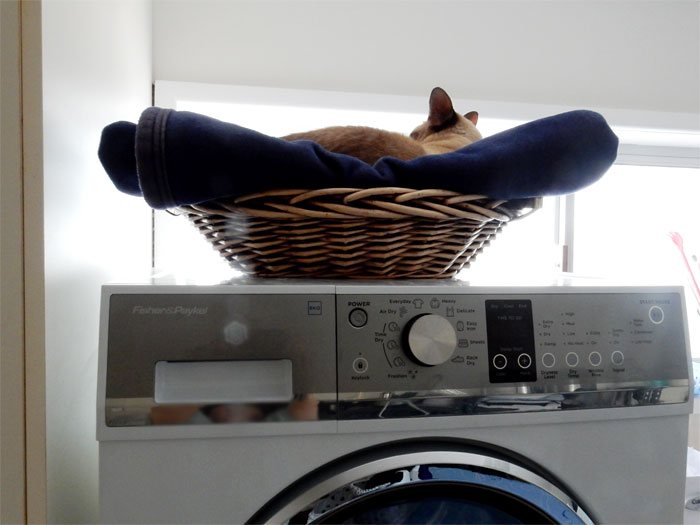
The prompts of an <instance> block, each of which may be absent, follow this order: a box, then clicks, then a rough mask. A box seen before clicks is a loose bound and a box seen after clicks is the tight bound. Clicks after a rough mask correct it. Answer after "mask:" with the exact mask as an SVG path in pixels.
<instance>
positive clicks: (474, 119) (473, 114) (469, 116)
mask: <svg viewBox="0 0 700 525" xmlns="http://www.w3.org/2000/svg"><path fill="white" fill-rule="evenodd" d="M464 116H465V117H466V119H467V120H471V121H472V124H474V125H475V126H476V122H477V121H478V120H479V114H478V113H477V112H476V111H470V112H469V113H467V114H466V115H464Z"/></svg>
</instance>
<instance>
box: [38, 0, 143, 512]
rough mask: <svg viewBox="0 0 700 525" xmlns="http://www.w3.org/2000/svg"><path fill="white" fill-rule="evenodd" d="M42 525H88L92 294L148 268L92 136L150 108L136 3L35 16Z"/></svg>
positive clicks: (132, 201)
mask: <svg viewBox="0 0 700 525" xmlns="http://www.w3.org/2000/svg"><path fill="white" fill-rule="evenodd" d="M43 55H44V139H45V140H44V148H45V233H46V237H45V249H46V326H47V328H46V354H47V357H46V360H47V449H48V450H47V463H48V464H47V468H48V475H47V476H48V487H47V489H48V522H49V523H87V522H93V523H94V522H96V521H97V519H98V514H97V443H96V441H95V394H96V377H97V341H98V336H97V331H98V306H99V293H100V285H101V284H103V283H105V282H109V281H113V280H122V281H128V280H132V279H133V278H134V275H135V274H137V273H140V272H147V271H148V268H149V266H150V239H151V232H150V226H151V221H150V209H149V208H148V207H147V206H146V205H145V204H144V202H143V200H142V199H136V198H134V197H129V196H126V195H122V194H121V193H119V192H118V191H117V190H116V189H114V187H113V186H112V184H111V182H110V181H109V179H108V177H107V175H106V174H105V172H104V170H103V169H102V167H101V166H100V164H99V162H98V159H97V147H98V143H99V138H100V132H101V130H102V128H103V127H104V126H105V125H106V124H109V123H110V122H112V121H115V120H122V119H125V120H133V119H136V118H138V115H139V113H140V112H141V111H142V110H143V109H144V108H145V107H147V106H149V105H150V98H151V6H150V2H149V1H147V0H126V1H125V0H115V1H112V0H100V1H99V2H96V1H64V0H48V1H45V2H44V6H43Z"/></svg>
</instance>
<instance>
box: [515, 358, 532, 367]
mask: <svg viewBox="0 0 700 525" xmlns="http://www.w3.org/2000/svg"><path fill="white" fill-rule="evenodd" d="M531 364H532V358H531V357H530V356H529V355H527V354H520V355H519V356H518V366H519V367H520V368H522V369H528V368H530V365H531Z"/></svg>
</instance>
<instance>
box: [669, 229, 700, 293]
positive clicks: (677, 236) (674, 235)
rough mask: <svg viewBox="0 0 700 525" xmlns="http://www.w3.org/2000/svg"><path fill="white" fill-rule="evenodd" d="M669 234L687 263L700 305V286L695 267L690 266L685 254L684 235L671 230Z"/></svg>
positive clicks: (686, 266)
mask: <svg viewBox="0 0 700 525" xmlns="http://www.w3.org/2000/svg"><path fill="white" fill-rule="evenodd" d="M669 236H670V237H671V240H672V241H673V244H675V245H676V247H677V248H678V251H680V252H681V257H683V262H684V263H685V269H686V270H688V275H690V280H691V282H692V284H693V291H694V292H695V299H696V300H697V302H698V305H700V288H698V282H697V281H696V280H695V275H694V274H693V269H692V268H691V267H690V263H689V262H688V258H687V257H686V256H685V250H684V249H683V237H681V234H680V233H678V232H670V233H669Z"/></svg>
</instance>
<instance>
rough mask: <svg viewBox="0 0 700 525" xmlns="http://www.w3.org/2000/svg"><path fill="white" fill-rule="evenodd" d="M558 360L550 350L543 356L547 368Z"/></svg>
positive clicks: (543, 362)
mask: <svg viewBox="0 0 700 525" xmlns="http://www.w3.org/2000/svg"><path fill="white" fill-rule="evenodd" d="M556 362H557V359H556V358H555V357H554V354H550V353H549V352H548V353H546V354H544V355H543V356H542V364H543V365H544V366H545V368H552V367H553V366H554V365H555V364H556Z"/></svg>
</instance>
